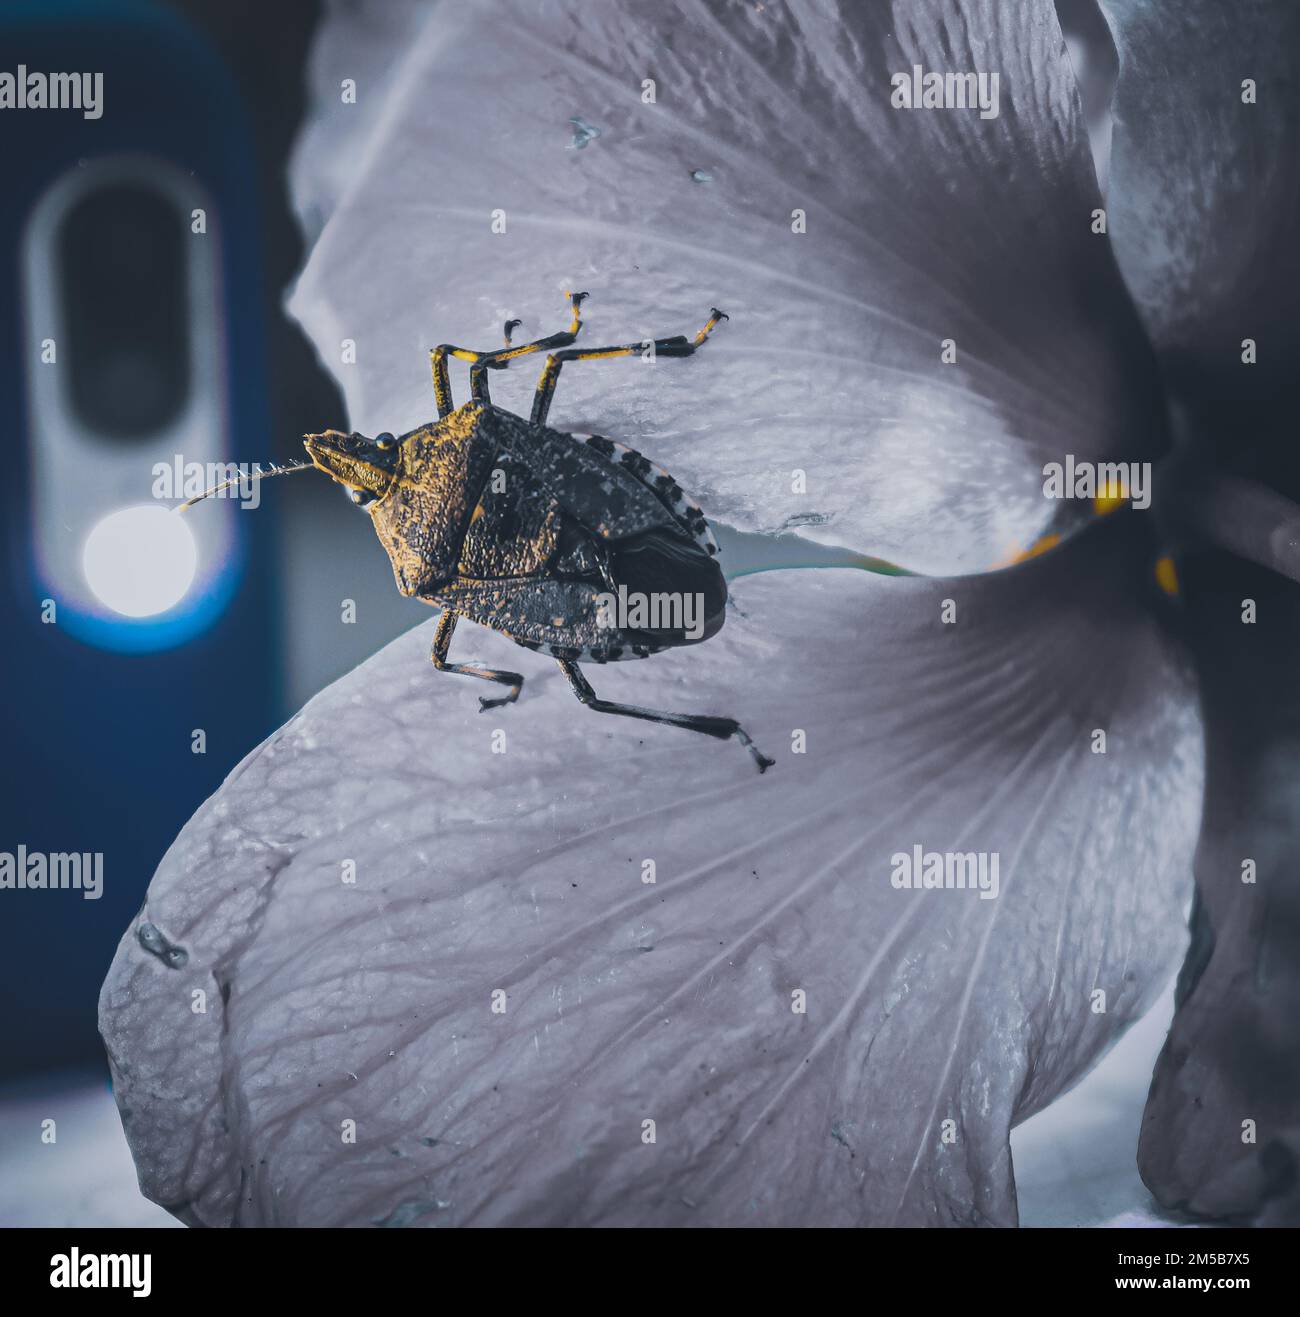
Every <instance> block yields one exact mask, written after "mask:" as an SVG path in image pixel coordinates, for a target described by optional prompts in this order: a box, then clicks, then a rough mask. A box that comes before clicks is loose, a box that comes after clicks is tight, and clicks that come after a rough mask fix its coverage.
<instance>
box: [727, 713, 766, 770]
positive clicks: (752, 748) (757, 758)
mask: <svg viewBox="0 0 1300 1317" xmlns="http://www.w3.org/2000/svg"><path fill="white" fill-rule="evenodd" d="M735 727H736V730H735V733H734V735H735V738H736V740H737V741H739V742H740V744H741V745H743V746H744V747H745V749H746V750H748V751H749V753H750V755H751V756H753V760H754V762H755V763H756V764H757V765H758V771H759V772H760V773H766V772H767V770H768V769H769V768H771V767H772V765H773V764H775V763H776V760H775V759H769V758H768V757H767V756H766V755H765V754H764V753H763V752H762V751H761V750H760V749H759V748H758V746H756V745H755V744H754V742H753V741H752V740H750V737H749V733H748V732H747V731H745V729H744V728H743V727H742V726H741V725H740V724H739V723H736V724H735Z"/></svg>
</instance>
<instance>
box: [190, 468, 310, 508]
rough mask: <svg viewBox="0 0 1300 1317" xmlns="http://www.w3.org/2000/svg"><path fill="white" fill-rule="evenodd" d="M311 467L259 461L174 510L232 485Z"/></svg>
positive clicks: (283, 474) (199, 500)
mask: <svg viewBox="0 0 1300 1317" xmlns="http://www.w3.org/2000/svg"><path fill="white" fill-rule="evenodd" d="M311 469H312V463H311V462H306V461H304V462H286V463H285V464H284V465H283V466H277V465H276V464H275V463H274V462H268V463H267V464H266V465H265V466H263V465H262V463H261V462H258V463H256V464H255V465H254V467H253V469H252V470H251V471H246V472H244V473H243V474H242V475H238V476H235V477H233V478H232V479H230V480H223V481H222V482H221V483H220V484H219V485H213V486H212V488H211V489H205V490H204V491H203V493H202V494H195V496H194V497H193V498H187V499H186V500H185V502H184V503H181V504H178V505H177V506H176V507H175V508H174V509H173V511H175V512H184V511H185V509H186V508H192V507H193V506H194V505H195V504H196V503H201V502H202V501H203V500H204V499H205V498H207V497H208V496H209V495H211V494H220V493H221V491H222V490H223V489H229V488H230V487H231V486H232V485H242V484H243V483H244V482H245V481H246V480H267V479H269V478H270V477H271V476H290V475H292V474H293V473H294V472H295V471H309V470H311Z"/></svg>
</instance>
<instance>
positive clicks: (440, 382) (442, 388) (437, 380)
mask: <svg viewBox="0 0 1300 1317" xmlns="http://www.w3.org/2000/svg"><path fill="white" fill-rule="evenodd" d="M449 354H450V355H451V356H453V357H455V358H456V360H457V361H468V362H471V363H473V362H476V361H478V359H479V358H480V357H482V356H483V355H484V354H483V353H482V352H474V351H473V350H472V349H470V348H458V347H457V346H456V345H455V344H454V343H439V344H438V346H437V347H436V348H434V349H433V351H432V352H430V353H429V364H430V365H431V366H432V367H433V397H434V401H435V402H437V404H438V417H439V419H441V418H442V417H444V416H449V415H450V414H451V413H452V411H453V410H454V409H455V405H456V404H455V403H454V402H453V401H452V397H451V377H450V375H448V373H447V357H448V355H449Z"/></svg>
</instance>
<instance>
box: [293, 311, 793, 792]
mask: <svg viewBox="0 0 1300 1317" xmlns="http://www.w3.org/2000/svg"><path fill="white" fill-rule="evenodd" d="M586 296H587V294H586V293H573V294H571V295H570V303H571V306H572V323H571V324H570V326H569V328H568V329H567V330H564V331H562V332H560V333H557V334H552V335H550V336H549V337H547V338H542V339H538V340H537V341H536V342H535V343H524V344H520V345H518V346H514V345H512V344H511V341H510V335H511V331H512V330H513V329H514V328H515V326H516V325H518V324H519V323H520V322H519V321H517V320H511V321H508V322H507V324H506V326H505V340H506V346H505V347H504V348H499V349H497V350H495V351H491V352H475V351H471V350H470V349H468V348H462V347H456V346H454V345H453V344H450V343H444V344H442V345H441V346H439V347H437V348H434V349H433V352H432V354H431V355H432V364H433V388H434V397H435V400H436V402H437V406H438V419H437V420H436V421H430V422H428V423H427V424H425V425H421V426H419V427H418V428H416V429H414V430H412V431H410V432H409V433H408V434H404V435H401V436H396V437H395V436H394V435H392V434H386V433H385V434H380V435H378V436H377V437H376V438H374V439H368V438H366V437H365V436H364V435H360V434H343V433H342V432H340V431H337V430H326V431H324V432H323V433H321V434H312V435H307V436H306V437H305V438H304V441H303V442H304V444H305V446H306V448H307V452H308V454H309V455H310V457H311V463H312V464H313V465H314V466H316V467H317V468H319V469H320V470H321V471H324V472H325V473H326V474H327V475H329V476H331V477H332V478H333V479H334V480H336V481H337V482H338V483H339V484H341V485H343V486H344V487H345V488H346V489H347V490H348V492H349V494H350V496H351V498H352V500H353V501H354V502H355V503H357V504H358V505H359V506H361V507H363V508H364V509H365V510H366V511H367V512H368V513H369V515H370V519H371V521H372V523H373V524H374V527H375V532H376V533H377V534H378V536H379V540H380V543H381V544H383V546H384V548H385V549H386V550H387V551H388V556H389V558H390V559H391V561H392V564H393V573H394V575H395V576H396V578H397V585H398V588H399V589H400V590H401V592H402V593H403V594H405V595H414V596H415V597H417V598H419V599H423V600H425V601H427V602H428V603H430V604H436V605H439V606H440V607H441V608H442V610H443V611H442V617H441V619H440V620H439V622H438V627H437V631H436V632H435V635H434V641H433V651H432V655H431V657H432V659H433V665H434V667H435V668H437V669H438V670H439V671H440V672H456V673H462V674H464V675H466V676H471V677H479V678H482V679H483V680H485V681H492V682H498V683H500V684H501V685H503V686H506V687H508V688H509V689H508V690H507V692H506V694H505V695H502V696H500V697H497V698H495V699H489V698H487V697H480V700H479V703H480V705H481V706H482V708H484V709H490V708H495V707H497V706H499V705H503V704H509V703H511V702H513V701H514V700H515V699H517V698H518V696H519V692H520V689H521V687H522V685H523V680H524V679H523V677H522V676H521V675H520V674H519V673H517V672H505V671H498V670H496V669H493V668H485V667H480V666H478V665H476V664H471V663H451V662H449V661H448V658H447V652H448V648H449V646H450V644H451V637H452V632H453V631H454V630H455V627H456V622H457V620H458V619H460V618H462V617H466V618H469V619H470V620H471V621H474V622H478V623H479V624H480V625H482V626H486V627H490V628H491V629H492V630H494V631H498V632H500V633H501V634H502V635H505V636H508V637H509V638H510V639H511V640H513V641H514V642H515V643H516V644H517V645H522V646H523V647H524V648H525V649H531V650H536V651H538V652H540V653H544V654H549V655H550V656H551V657H552V658H554V659H555V660H556V662H557V663H558V664H559V666H560V670H561V671H562V672H563V673H564V675H565V677H566V678H567V680H568V683H569V686H570V687H571V688H572V690H573V693H574V694H575V695H576V696H577V697H578V699H579V700H581V702H582V703H583V704H585V705H586V706H587V707H588V708H589V709H595V710H596V711H597V712H600V713H613V714H621V715H623V716H625V717H630V718H644V719H647V720H649V721H651V722H657V723H668V724H669V725H671V726H673V727H685V728H688V729H689V730H690V731H693V732H703V733H704V734H705V735H706V736H714V737H717V738H719V739H726V738H728V737H735V738H736V740H738V741H739V742H740V743H741V745H743V746H744V747H745V748H746V749H747V750H748V751H749V753H750V755H752V756H753V759H754V762H755V763H756V764H757V766H758V771H759V772H760V773H761V772H763V770H764V769H766V768H768V767H770V766H771V765H772V763H773V762H774V761H773V760H771V759H768V758H767V757H766V756H765V755H763V754H762V753H761V752H760V751H759V749H758V747H757V746H756V745H755V744H754V743H753V741H752V740H751V739H750V737H749V735H748V734H747V733H746V731H745V730H744V728H742V727H741V725H740V724H739V723H738V722H736V720H735V719H734V718H723V717H717V716H714V715H709V714H695V713H667V712H663V711H660V710H657V709H646V708H641V707H640V706H638V705H632V704H618V703H615V702H613V701H611V700H602V699H601V698H600V697H599V696H598V695H597V694H596V692H595V691H594V690H592V688H591V686H590V685H589V684H588V682H587V679H586V677H585V676H584V675H583V673H582V670H581V669H580V668H579V666H578V660H579V659H583V660H590V661H591V662H593V663H614V662H619V661H621V660H623V659H634V658H647V657H649V656H650V655H651V654H654V653H657V652H658V651H659V650H663V649H669V648H673V647H676V646H679V645H691V644H698V643H699V642H700V641H702V640H707V639H708V638H709V637H710V636H713V635H716V634H717V632H718V631H719V630H721V628H722V624H723V622H724V620H725V617H726V604H727V585H726V581H725V580H724V578H723V575H722V571H721V569H720V568H719V566H718V563H717V554H718V546H717V543H716V541H715V540H714V538H713V534H712V532H711V531H710V530H709V526H708V523H707V522H706V521H705V519H704V514H703V512H701V511H700V509H699V507H698V506H697V505H696V504H695V503H694V502H693V501H692V500H691V499H690V498H688V497H687V495H686V494H685V493H683V491H682V490H681V488H680V487H679V486H678V484H677V482H676V481H675V480H674V479H673V478H672V476H670V475H669V474H668V473H667V472H666V471H664V470H662V469H661V468H659V467H657V466H655V465H654V464H653V463H652V462H650V461H648V460H647V459H646V458H644V457H642V456H641V454H640V453H637V452H635V451H633V450H632V449H630V448H626V447H624V446H623V445H621V444H617V443H614V442H613V441H612V440H610V439H605V438H602V437H601V436H599V435H573V434H566V433H564V432H562V431H559V430H553V429H551V428H550V427H548V426H547V424H546V416H547V411H548V409H549V408H550V404H551V397H552V395H553V393H554V392H555V384H556V380H557V379H558V377H559V374H560V370H561V368H562V367H563V365H564V363H565V362H567V361H599V360H603V359H605V358H612V357H630V356H636V355H641V354H646V355H649V353H650V351H651V344H650V342H648V341H647V342H645V343H632V344H625V345H623V346H620V347H604V348H590V349H581V348H573V347H570V344H572V343H573V342H574V340H575V339H576V338H577V336H578V332H579V330H580V329H581V328H582V316H581V310H580V307H581V304H582V302H583V300H584V299H585V298H586ZM723 319H726V316H725V315H724V314H723V313H722V312H721V311H719V310H717V309H716V308H715V309H714V310H713V312H712V314H711V315H710V317H709V320H708V323H707V324H705V326H704V328H703V329H701V330H700V332H699V333H698V334H696V335H695V337H694V339H687V338H686V337H685V336H683V335H680V334H678V335H676V336H675V337H672V338H661V339H655V340H654V341H653V352H654V355H655V357H685V356H689V355H690V354H691V353H693V352H695V351H696V349H697V348H699V347H701V346H702V345H703V343H704V342H705V340H706V339H707V338H708V337H709V334H710V333H711V332H712V330H713V328H714V326H716V325H717V323H718V322H719V321H720V320H723ZM542 351H546V352H548V353H549V355H548V356H547V358H546V365H545V366H544V368H543V370H542V374H541V378H540V379H539V381H538V384H537V390H536V394H535V396H534V400H533V408H532V415H531V416H530V417H529V419H528V420H524V419H523V418H522V417H520V416H516V415H514V414H513V413H512V412H508V411H505V410H503V409H502V408H500V407H496V406H494V405H493V403H492V399H491V396H490V394H489V391H488V371H489V370H502V369H504V368H505V367H507V366H509V365H510V363H511V362H512V361H514V360H515V359H516V358H518V357H523V356H527V355H530V354H531V353H534V352H542ZM449 356H451V357H455V358H456V359H457V360H459V361H466V362H469V363H470V391H471V395H472V396H471V399H470V401H469V402H467V403H464V404H463V405H462V406H460V407H454V406H453V402H452V396H451V385H450V380H449V378H448V372H447V358H448V357H449ZM307 465H308V464H307V463H303V464H302V465H301V466H300V467H293V468H281V470H301V469H305V468H306V467H307ZM267 474H279V472H278V471H271V472H267Z"/></svg>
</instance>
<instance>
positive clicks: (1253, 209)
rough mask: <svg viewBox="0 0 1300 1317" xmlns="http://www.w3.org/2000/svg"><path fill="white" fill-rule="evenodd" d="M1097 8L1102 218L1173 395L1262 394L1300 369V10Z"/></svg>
mask: <svg viewBox="0 0 1300 1317" xmlns="http://www.w3.org/2000/svg"><path fill="white" fill-rule="evenodd" d="M1102 5H1103V8H1104V10H1105V12H1106V15H1107V18H1108V19H1109V21H1110V25H1111V28H1112V30H1113V32H1114V35H1115V41H1116V45H1117V46H1118V48H1119V57H1120V74H1119V82H1118V85H1117V88H1116V97H1115V128H1114V137H1113V154H1112V161H1111V179H1110V193H1109V197H1108V211H1109V215H1110V228H1111V239H1112V241H1113V243H1114V245H1115V250H1116V255H1117V257H1118V259H1119V263H1120V267H1121V268H1122V269H1123V271H1124V277H1125V279H1126V280H1127V282H1128V285H1129V287H1130V288H1131V289H1132V291H1133V294H1134V297H1135V298H1136V300H1137V302H1138V305H1139V307H1140V308H1141V311H1142V314H1143V317H1144V319H1145V321H1146V323H1147V326H1148V328H1149V330H1150V332H1151V335H1152V337H1153V339H1154V340H1155V343H1156V345H1157V347H1158V348H1159V349H1160V351H1161V352H1162V353H1163V354H1165V356H1166V358H1167V361H1168V363H1169V366H1170V367H1172V368H1173V369H1175V370H1176V372H1177V382H1178V383H1179V384H1181V385H1184V386H1186V387H1190V388H1191V389H1192V390H1193V391H1196V390H1197V387H1198V385H1199V386H1200V387H1201V388H1204V387H1205V386H1206V384H1207V383H1208V384H1211V387H1210V388H1209V389H1207V390H1206V392H1207V393H1209V395H1210V396H1214V391H1215V389H1219V388H1222V387H1223V386H1224V381H1225V380H1229V379H1230V380H1231V381H1232V383H1231V385H1230V387H1232V388H1254V387H1262V388H1269V389H1274V388H1276V387H1277V384H1278V381H1279V380H1283V379H1286V380H1289V379H1290V378H1291V377H1292V376H1293V375H1294V371H1295V369H1296V366H1297V364H1298V363H1300V326H1298V325H1297V323H1296V317H1295V289H1296V287H1297V286H1298V285H1300V249H1298V248H1297V244H1296V240H1295V235H1296V231H1297V227H1298V224H1297V221H1298V220H1300V151H1297V146H1296V142H1297V129H1298V126H1300V99H1298V95H1297V82H1296V74H1295V60H1296V51H1297V49H1300V6H1297V5H1295V4H1294V3H1292V0H1240V3H1236V4H1231V5H1224V4H1220V3H1218V0H1102ZM1246 79H1251V80H1253V82H1254V83H1255V97H1256V100H1255V103H1254V104H1246V103H1243V100H1242V94H1243V82H1244V80H1246ZM1243 338H1252V339H1255V340H1256V341H1257V345H1258V349H1259V362H1258V367H1257V368H1256V369H1255V370H1254V371H1244V372H1243V370H1242V369H1241V350H1242V349H1241V340H1242V339H1243Z"/></svg>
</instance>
